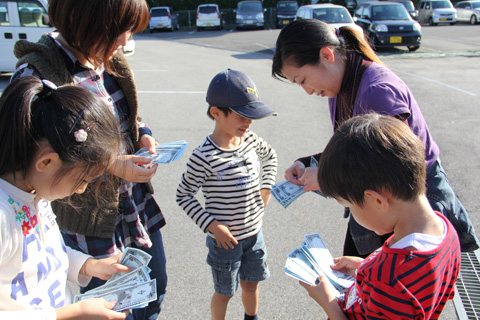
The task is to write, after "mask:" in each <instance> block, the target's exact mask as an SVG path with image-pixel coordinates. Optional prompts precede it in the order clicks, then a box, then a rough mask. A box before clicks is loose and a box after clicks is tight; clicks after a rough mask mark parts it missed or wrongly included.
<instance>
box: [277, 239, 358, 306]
mask: <svg viewBox="0 0 480 320" xmlns="http://www.w3.org/2000/svg"><path fill="white" fill-rule="evenodd" d="M332 264H333V257H332V255H331V254H330V251H329V250H328V249H327V247H326V246H325V243H324V242H323V240H322V238H321V236H320V234H318V233H314V234H307V235H305V237H304V242H303V243H302V246H301V247H300V248H296V249H294V250H293V251H292V252H290V253H289V254H288V255H287V261H286V263H285V267H284V271H285V274H287V275H288V276H290V277H292V278H295V279H297V280H300V281H302V282H305V283H307V284H309V285H315V284H316V283H317V282H316V281H317V279H318V276H319V275H321V274H322V275H324V276H326V277H327V278H328V280H329V281H330V283H331V284H332V285H333V287H334V288H335V290H336V291H335V296H336V297H337V298H339V299H343V298H344V296H345V292H346V291H347V289H348V288H350V286H352V284H353V283H354V280H355V279H354V277H352V276H351V275H349V274H347V273H344V272H341V271H337V270H333V269H332V268H331V267H330V266H331V265H332Z"/></svg>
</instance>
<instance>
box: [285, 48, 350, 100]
mask: <svg viewBox="0 0 480 320" xmlns="http://www.w3.org/2000/svg"><path fill="white" fill-rule="evenodd" d="M332 57H333V55H332ZM332 57H329V58H326V59H325V58H324V57H323V56H322V53H321V57H320V62H319V63H317V64H316V65H310V64H307V65H304V66H302V67H298V66H296V65H295V63H294V62H293V61H292V60H291V59H287V60H286V61H285V62H284V64H283V67H282V70H281V71H282V73H283V75H285V76H286V77H287V79H288V80H289V81H290V82H292V83H296V84H298V85H299V86H301V87H302V88H303V90H305V92H306V93H307V94H309V95H311V94H316V95H317V96H322V97H329V98H333V97H335V96H336V95H337V94H338V93H339V92H340V87H341V84H342V79H343V72H344V69H343V66H344V65H343V64H342V63H340V61H338V60H337V61H335V60H334V59H332ZM329 59H330V60H329Z"/></svg>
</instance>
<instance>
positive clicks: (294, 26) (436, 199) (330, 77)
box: [272, 19, 479, 257]
mask: <svg viewBox="0 0 480 320" xmlns="http://www.w3.org/2000/svg"><path fill="white" fill-rule="evenodd" d="M272 75H273V77H274V78H277V79H279V80H282V79H286V80H288V81H290V82H292V83H296V84H298V85H300V86H301V87H302V88H303V89H304V90H305V92H306V93H307V94H309V95H311V94H316V95H317V96H322V97H328V104H329V110H330V118H331V121H332V126H333V129H334V130H335V129H336V128H337V127H338V126H339V125H340V124H341V123H343V122H344V121H345V120H347V119H349V118H351V117H354V116H357V115H361V114H365V113H371V112H375V113H379V114H383V115H390V116H393V117H396V118H398V119H400V120H402V121H403V122H405V123H406V124H408V126H409V127H410V128H411V129H412V131H413V132H414V133H415V134H416V135H417V136H418V137H419V138H420V139H421V140H422V141H423V142H424V143H425V153H426V162H427V167H428V169H427V189H428V191H427V196H428V199H429V202H430V204H431V206H432V207H433V209H434V210H436V211H439V212H442V213H443V214H444V215H445V216H446V217H447V218H448V219H449V220H450V221H451V222H452V224H453V225H454V226H455V229H456V230H457V233H458V236H459V239H460V245H461V249H462V251H473V250H475V249H477V248H478V247H479V245H478V241H477V237H476V235H475V231H474V229H473V226H472V224H471V222H470V220H469V217H468V213H467V211H466V210H465V208H464V207H463V205H462V204H461V202H460V201H459V199H458V198H457V197H456V195H455V192H454V191H453V189H452V187H451V186H450V184H449V183H448V181H447V178H446V175H445V171H444V169H443V167H442V166H441V163H440V158H439V155H440V150H439V148H438V145H437V144H436V143H435V141H434V140H433V138H432V136H431V134H430V131H429V129H428V126H427V123H426V122H425V119H424V118H423V115H422V112H421V111H420V108H419V107H418V104H417V102H416V100H415V97H414V96H413V94H412V92H411V91H410V89H409V88H408V87H407V85H406V84H405V83H404V82H403V81H402V80H401V79H400V78H399V77H398V76H397V75H395V74H394V73H393V72H392V71H391V70H390V69H388V68H387V67H386V66H385V65H384V64H383V63H382V62H381V61H380V59H379V58H378V56H377V55H376V54H375V52H374V51H373V49H372V48H371V47H370V45H369V44H368V43H367V42H366V41H365V39H364V38H363V36H362V35H361V34H359V33H357V32H356V31H354V30H353V29H351V28H348V27H342V28H339V29H334V28H332V27H331V26H330V25H328V24H326V23H324V22H322V21H319V20H308V19H302V20H297V21H294V22H292V23H290V24H288V25H287V26H285V28H283V29H282V31H281V32H280V34H279V36H278V39H277V43H276V50H275V55H274V57H273V65H272ZM320 156H321V154H320V153H319V154H317V155H315V157H316V158H317V159H318V158H320ZM309 162H310V156H308V157H305V158H300V159H298V160H297V161H295V162H294V163H293V165H292V166H290V167H289V168H288V169H287V170H286V171H285V178H286V179H288V180H290V181H291V182H292V183H295V184H297V185H304V190H305V191H312V190H318V189H319V186H318V181H317V169H316V168H308V166H309ZM347 214H348V211H346V216H348V215H347ZM387 237H388V235H387ZM387 237H386V236H383V237H380V236H378V235H377V234H375V233H374V232H372V231H369V230H367V229H365V228H363V227H362V226H360V225H359V224H358V223H356V221H355V220H354V219H353V217H350V220H349V223H348V229H347V235H346V238H345V244H344V255H356V256H363V257H365V256H367V255H368V254H370V253H371V252H372V251H374V250H375V249H377V248H378V247H380V246H381V245H382V244H383V241H384V240H385V239H387Z"/></svg>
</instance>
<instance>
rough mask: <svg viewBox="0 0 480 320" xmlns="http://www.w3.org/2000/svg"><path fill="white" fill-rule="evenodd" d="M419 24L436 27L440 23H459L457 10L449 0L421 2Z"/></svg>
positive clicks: (422, 0) (426, 0)
mask: <svg viewBox="0 0 480 320" xmlns="http://www.w3.org/2000/svg"><path fill="white" fill-rule="evenodd" d="M418 22H420V23H428V24H429V25H431V26H436V25H437V24H439V23H450V24H451V25H454V24H455V22H457V10H455V8H454V7H453V5H452V3H451V2H450V1H449V0H421V1H420V5H419V8H418Z"/></svg>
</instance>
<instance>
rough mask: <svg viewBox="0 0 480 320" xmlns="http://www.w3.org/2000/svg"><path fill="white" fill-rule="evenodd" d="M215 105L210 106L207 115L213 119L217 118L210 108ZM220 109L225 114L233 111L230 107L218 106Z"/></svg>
mask: <svg viewBox="0 0 480 320" xmlns="http://www.w3.org/2000/svg"><path fill="white" fill-rule="evenodd" d="M212 107H214V106H208V110H207V116H208V117H209V118H210V119H212V120H215V118H214V117H213V116H212V114H211V113H210V109H211V108H212ZM216 108H217V109H218V110H220V111H221V112H223V114H224V115H225V116H228V114H229V113H230V112H232V109H230V108H228V107H216Z"/></svg>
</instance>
